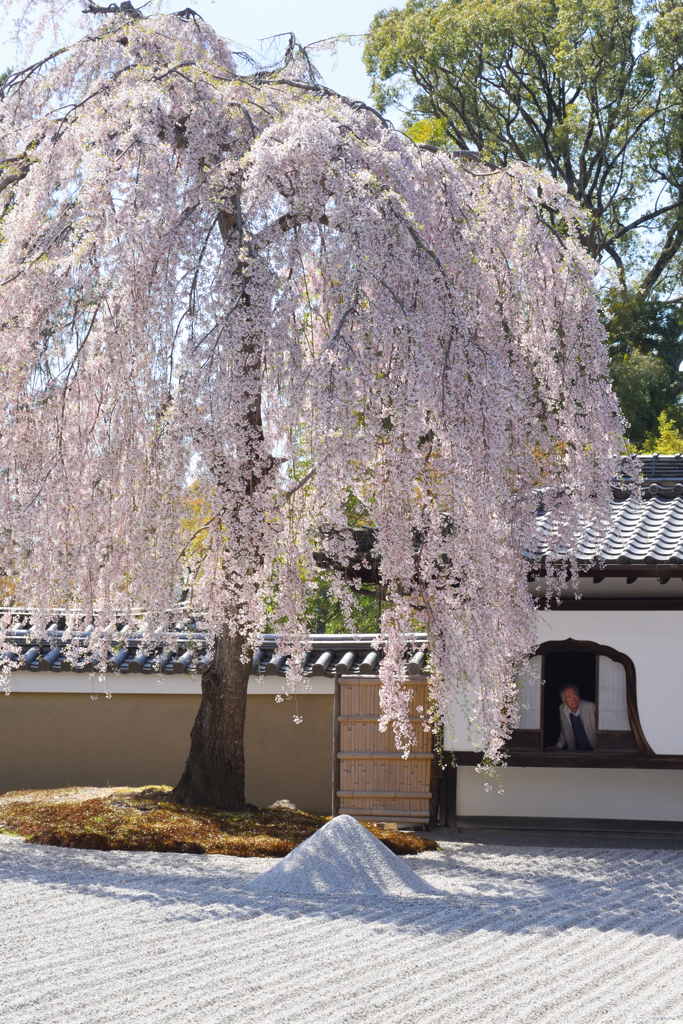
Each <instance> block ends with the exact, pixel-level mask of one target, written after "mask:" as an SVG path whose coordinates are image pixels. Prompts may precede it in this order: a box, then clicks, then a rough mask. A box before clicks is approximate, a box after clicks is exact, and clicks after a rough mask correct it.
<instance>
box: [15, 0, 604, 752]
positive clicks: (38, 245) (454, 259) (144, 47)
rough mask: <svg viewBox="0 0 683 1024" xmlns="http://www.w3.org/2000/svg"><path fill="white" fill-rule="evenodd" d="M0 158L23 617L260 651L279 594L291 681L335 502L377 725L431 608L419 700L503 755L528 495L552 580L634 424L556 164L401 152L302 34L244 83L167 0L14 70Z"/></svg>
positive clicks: (336, 543)
mask: <svg viewBox="0 0 683 1024" xmlns="http://www.w3.org/2000/svg"><path fill="white" fill-rule="evenodd" d="M0 165H1V172H0V190H1V191H0V210H1V218H2V219H1V224H2V228H1V230H2V235H1V244H0V282H1V285H2V287H1V290H0V410H1V411H0V416H1V417H2V424H3V429H2V436H1V438H0V465H1V466H2V474H1V476H0V514H1V516H2V522H3V534H2V546H1V550H0V559H1V563H2V565H1V568H2V569H3V571H4V572H5V573H6V574H7V577H8V578H9V580H10V581H11V599H12V602H13V603H14V606H15V607H16V608H19V607H28V608H31V609H33V613H32V621H33V624H34V629H35V631H36V635H42V634H44V632H45V630H46V629H47V627H48V624H49V623H50V622H51V621H54V610H55V609H56V608H64V609H66V613H65V614H66V617H67V623H68V629H69V630H70V631H71V632H72V633H73V634H74V636H76V634H78V633H80V631H82V630H83V629H84V628H85V627H86V626H92V627H93V628H92V630H91V632H90V634H89V636H88V637H87V638H86V639H85V640H80V641H79V642H78V650H79V652H81V653H82V652H83V651H84V650H86V649H87V650H89V651H90V652H91V653H92V654H93V656H98V655H100V656H101V655H102V654H103V653H104V652H105V651H106V650H109V648H110V646H111V643H112V641H113V640H114V639H115V638H116V635H117V633H116V630H117V629H120V628H121V627H122V626H126V627H128V629H129V630H141V631H142V634H143V637H144V642H145V643H148V644H150V645H153V644H155V643H157V642H158V641H159V640H160V638H162V639H163V638H166V637H167V635H168V631H169V629H170V627H171V626H172V625H173V623H176V622H178V621H180V620H182V621H184V622H187V621H194V622H196V625H197V628H198V629H199V630H201V631H204V633H205V634H206V635H208V636H217V635H219V634H221V632H222V631H224V630H225V629H228V630H229V631H230V632H231V633H232V634H237V635H239V636H241V637H243V639H244V647H245V657H247V656H248V655H247V651H248V649H249V647H250V646H251V645H254V644H256V643H257V642H258V637H259V635H260V633H261V632H262V631H263V630H264V628H265V625H266V621H267V618H268V616H270V618H271V619H272V620H273V621H275V622H276V623H277V626H276V628H277V629H278V631H279V633H280V635H281V640H280V646H279V649H278V653H281V654H288V655H290V660H289V666H290V667H289V669H288V677H287V681H286V687H287V688H288V689H289V690H290V691H293V690H294V689H297V688H298V689H299V690H300V689H301V688H305V687H306V685H307V684H306V680H305V678H304V677H303V673H302V670H301V664H302V657H303V655H304V653H305V651H306V650H307V645H308V637H307V633H306V629H305V624H304V608H305V604H306V599H307V594H308V592H309V587H310V581H311V580H312V579H314V578H315V576H316V572H317V568H316V560H315V553H316V552H317V551H320V550H321V549H324V550H325V552H326V554H327V556H328V557H329V559H330V560H331V561H332V562H333V563H334V564H335V565H336V567H337V569H336V572H337V576H338V583H337V593H341V594H346V593H347V591H346V589H345V585H344V584H343V582H342V578H343V567H344V565H357V564H358V554H357V551H356V547H355V542H354V538H353V535H352V533H351V532H350V530H349V528H348V502H349V498H350V496H353V497H354V498H355V499H356V500H357V502H358V503H360V505H361V507H363V508H364V509H365V510H366V517H367V521H369V522H371V523H372V524H373V525H374V527H375V529H376V554H377V556H378V557H379V558H380V560H381V570H380V571H381V579H382V583H383V585H384V586H385V587H386V591H387V595H388V597H387V603H386V606H385V608H386V610H385V611H384V615H383V620H382V633H381V636H380V637H379V639H378V644H379V645H380V646H381V647H382V648H383V651H384V656H383V659H382V662H381V679H382V683H383V688H382V692H381V706H382V712H383V719H382V723H383V725H384V726H387V725H389V724H390V723H391V724H392V726H393V728H394V730H395V733H396V737H397V741H398V742H399V745H400V746H401V747H402V748H404V749H406V750H407V749H409V747H410V745H411V743H413V742H414V739H415V736H414V731H413V726H412V724H411V722H410V721H409V716H408V704H409V700H408V693H407V691H406V689H405V687H404V686H403V683H404V680H405V678H406V676H405V649H406V636H407V635H409V634H411V633H413V632H414V631H415V630H420V629H424V630H426V631H427V633H428V635H429V657H430V664H431V669H432V680H431V701H432V705H431V708H429V709H428V712H427V713H428V716H429V720H430V721H431V722H432V723H433V725H434V728H437V727H438V723H439V721H440V720H441V719H442V717H443V715H444V713H445V711H446V708H447V706H448V703H449V701H450V700H451V699H452V698H453V696H454V695H457V694H460V695H461V696H462V694H463V693H464V692H465V691H467V692H468V693H469V694H470V697H471V698H472V699H473V706H472V720H473V727H474V728H476V730H477V731H478V735H479V737H480V741H481V742H482V744H483V748H484V749H485V751H486V753H487V755H488V757H489V758H490V759H491V760H493V761H496V760H498V759H499V758H500V756H501V751H502V748H503V744H504V742H505V739H506V738H507V736H508V735H509V732H510V729H511V727H512V726H513V725H514V724H515V722H516V720H517V718H516V714H517V713H516V711H515V707H514V700H515V693H516V690H515V683H514V677H515V671H516V668H517V666H518V665H519V663H520V661H521V660H522V659H524V658H525V657H526V656H527V655H528V654H529V652H530V651H531V650H532V648H533V645H534V639H535V614H536V613H535V610H534V603H533V599H532V597H531V596H530V594H529V591H528V585H527V574H528V572H529V568H530V563H529V557H528V553H529V552H530V551H533V550H534V547H535V544H536V540H537V525H536V510H537V507H538V503H539V489H540V491H541V492H542V498H543V502H544V504H545V507H546V508H547V509H549V510H550V511H552V513H553V523H554V532H553V534H552V536H550V537H546V538H545V542H546V543H547V544H548V545H549V547H548V555H547V563H546V564H547V571H548V574H549V580H550V584H549V585H551V586H552V579H553V573H554V572H555V573H558V572H566V568H567V563H566V552H567V550H568V549H569V548H570V546H571V541H572V538H573V537H574V536H575V535H576V533H577V531H578V530H580V529H581V528H582V527H583V526H584V525H585V524H586V523H589V522H590V523H592V524H594V526H595V528H596V529H600V526H601V524H604V522H605V520H606V516H607V511H608V504H609V498H610V479H611V478H612V476H613V474H614V473H615V472H616V470H617V468H618V460H619V453H620V451H621V449H622V447H623V440H622V421H621V419H620V416H619V413H618V408H617V405H616V402H615V399H614V396H613V394H612V392H611V389H610V385H609V382H608V377H607V360H606V352H605V348H604V345H603V331H602V328H601V326H600V323H599V319H598V304H599V303H598V296H597V293H596V288H595V284H594V275H595V267H594V265H592V264H591V262H590V260H589V259H588V257H587V256H586V254H585V252H584V251H583V249H582V248H581V246H580V244H579V242H578V240H577V230H578V224H579V220H580V217H579V212H578V210H577V209H576V207H575V206H574V205H573V203H572V202H571V201H570V200H569V199H568V198H567V196H566V194H565V193H564V191H563V190H562V188H561V187H560V186H559V185H558V184H557V183H555V182H554V181H552V180H551V179H550V178H547V177H545V176H544V175H542V174H540V173H538V172H536V171H534V170H532V169H530V168H529V167H526V166H522V165H519V164H514V165H511V166H510V167H508V168H506V169H503V170H495V169H492V168H488V167H486V166H485V165H483V164H481V163H480V162H478V161H476V160H473V159H465V158H458V157H457V156H453V155H450V154H448V153H445V152H432V151H429V150H426V149H421V148H419V147H416V146H415V145H414V144H413V143H411V142H410V141H408V140H407V139H406V138H405V137H404V136H403V135H402V134H401V133H400V132H397V131H395V130H393V129H392V128H391V127H390V126H388V125H386V124H385V123H384V122H383V121H382V120H381V119H380V118H379V117H378V116H377V115H376V114H375V113H374V112H372V111H370V110H368V109H367V108H365V107H363V106H362V105H357V104H353V103H352V102H349V101H347V100H345V99H343V98H340V97H338V96H336V95H334V94H331V93H329V92H328V91H325V90H323V89H321V88H319V87H318V86H317V85H316V82H315V80H314V79H313V78H312V77H311V75H310V74H309V71H308V68H307V65H306V63H305V62H303V61H300V62H297V60H296V59H294V60H292V61H290V62H289V63H287V64H286V65H285V66H284V67H282V68H280V69H278V70H276V71H273V72H269V73H264V74H262V75H253V76H251V77H246V78H245V77H240V76H239V75H238V74H237V71H236V67H235V63H234V60H233V57H232V55H231V52H230V49H229V47H228V45H227V44H226V43H225V41H224V40H222V39H221V38H220V37H219V36H217V35H216V34H215V33H214V32H213V31H212V30H211V28H210V27H209V26H208V25H206V24H205V23H202V22H199V21H197V22H194V21H193V20H191V19H190V20H187V21H185V20H182V19H180V18H178V17H173V16H170V15H154V16H152V17H148V18H140V19H137V20H135V19H127V18H125V17H123V16H122V15H120V14H116V15H111V16H107V17H100V18H97V19H93V21H92V25H91V31H90V33H89V37H87V38H84V39H82V40H81V41H80V42H78V43H76V44H75V45H73V46H71V47H69V48H67V49H66V51H65V52H63V53H62V54H60V55H59V56H58V57H56V58H55V59H53V60H51V61H49V62H47V63H45V64H44V65H42V66H40V67H37V68H35V69H34V70H33V71H32V72H31V73H27V74H23V75H22V74H21V73H16V74H14V75H12V76H11V77H10V79H9V80H8V82H7V83H6V85H5V88H4V95H3V98H2V104H1V107H0ZM192 503H194V505H192ZM191 507H194V508H195V510H197V511H196V515H195V516H194V518H193V517H192V515H190V513H189V511H188V509H189V508H191ZM553 566H558V567H559V568H556V569H554V568H553ZM556 582H557V581H556ZM15 620H16V614H11V613H10V614H8V616H6V619H5V622H4V626H3V628H4V633H3V636H4V637H5V646H6V647H7V646H8V645H9V646H11V644H10V634H11V629H12V626H13V623H14V621H15ZM74 644H75V641H74Z"/></svg>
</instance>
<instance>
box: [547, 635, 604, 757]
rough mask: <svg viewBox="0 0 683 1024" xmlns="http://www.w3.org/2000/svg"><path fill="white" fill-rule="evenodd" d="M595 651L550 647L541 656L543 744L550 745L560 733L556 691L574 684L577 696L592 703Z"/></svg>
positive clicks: (593, 695) (557, 694)
mask: <svg viewBox="0 0 683 1024" xmlns="http://www.w3.org/2000/svg"><path fill="white" fill-rule="evenodd" d="M595 661H596V658H595V655H594V654H591V653H590V652H589V651H552V652H549V653H548V654H546V656H545V673H544V674H545V685H544V687H543V689H544V693H543V705H544V706H543V746H544V747H551V746H553V745H554V744H555V743H557V740H558V737H559V735H560V705H561V704H562V698H561V697H560V692H561V690H562V689H563V688H564V687H565V686H575V687H576V688H577V690H578V691H579V697H580V698H581V700H590V701H592V702H593V703H594V704H595V702H596V701H595V668H596V665H595Z"/></svg>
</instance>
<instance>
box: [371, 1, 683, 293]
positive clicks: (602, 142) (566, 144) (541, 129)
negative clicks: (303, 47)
mask: <svg viewBox="0 0 683 1024" xmlns="http://www.w3.org/2000/svg"><path fill="white" fill-rule="evenodd" d="M364 59H365V63H366V67H367V69H368V72H369V73H370V74H371V75H372V78H373V93H374V98H375V101H376V102H377V103H378V104H379V106H380V107H381V108H386V106H388V105H389V104H391V103H401V102H403V103H404V104H405V107H404V109H405V110H406V115H407V116H406V124H407V127H408V130H409V132H410V134H412V136H413V138H414V139H415V140H416V141H417V142H428V143H430V144H432V145H444V146H450V147H452V148H455V149H458V150H465V149H476V150H478V151H479V152H480V153H481V154H482V156H483V157H484V159H486V160H489V161H491V162H493V163H494V164H496V165H502V164H506V163H508V162H510V161H511V160H523V161H525V162H526V163H529V164H532V165H534V166H536V167H539V168H541V169H543V170H545V171H547V172H548V173H549V174H551V175H552V176H553V177H554V178H557V179H560V180H561V181H563V182H564V183H565V185H566V187H567V189H568V191H569V193H570V194H571V195H573V196H574V197H575V198H576V199H577V200H578V201H579V202H580V203H581V205H582V206H583V207H584V209H585V210H586V211H587V213H588V215H589V217H588V220H587V224H586V230H585V235H584V239H583V240H584V244H585V245H586V247H587V249H588V250H589V251H590V252H591V253H592V255H594V256H595V257H596V258H597V259H600V260H606V261H611V262H612V264H613V265H614V266H615V267H616V269H617V271H618V273H619V275H620V278H621V283H622V286H624V285H626V284H627V283H631V282H632V281H633V280H636V281H637V282H638V283H639V285H640V286H642V287H643V288H644V290H645V294H647V295H649V294H650V292H651V291H652V289H654V288H662V287H668V285H669V283H670V282H671V281H672V280H676V281H677V280H678V278H679V276H680V271H681V267H682V265H683V260H682V259H681V256H680V249H681V246H682V245H683V214H682V211H683V156H682V152H683V103H682V91H681V90H682V86H683V8H681V7H679V6H677V5H676V4H675V3H674V2H673V0H658V2H657V3H656V4H655V3H654V2H649V0H648V2H645V3H643V2H640V3H638V2H635V0H496V2H493V0H408V3H407V4H406V6H405V7H404V8H402V9H398V8H391V9H389V10H383V11H380V12H379V13H378V14H377V15H376V16H375V18H374V19H373V22H372V25H371V28H370V32H369V34H368V37H367V42H366V47H365V52H364ZM655 200H656V201H657V202H656V206H655ZM650 229H655V233H654V234H653V233H652V232H651V230H650Z"/></svg>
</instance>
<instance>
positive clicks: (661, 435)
mask: <svg viewBox="0 0 683 1024" xmlns="http://www.w3.org/2000/svg"><path fill="white" fill-rule="evenodd" d="M657 426H658V433H657V434H656V435H654V434H650V435H648V437H646V438H645V444H644V445H643V453H644V454H645V453H650V452H658V453H659V454H660V455H677V454H678V453H679V452H681V453H683V434H681V433H680V432H679V431H678V430H677V429H676V424H675V423H674V421H673V420H670V419H668V418H667V415H666V413H665V412H661V413H660V414H659V419H658V420H657Z"/></svg>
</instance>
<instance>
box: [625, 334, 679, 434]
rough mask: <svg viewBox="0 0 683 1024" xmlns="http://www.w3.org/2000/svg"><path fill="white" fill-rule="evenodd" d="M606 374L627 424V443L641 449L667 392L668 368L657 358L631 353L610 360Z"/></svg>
mask: <svg viewBox="0 0 683 1024" xmlns="http://www.w3.org/2000/svg"><path fill="white" fill-rule="evenodd" d="M610 373H611V375H612V381H613V384H614V390H615V392H616V394H617V397H618V399H619V404H620V406H621V410H622V412H623V414H624V416H625V417H626V419H627V420H628V422H629V424H630V429H629V431H628V437H629V440H630V441H631V443H632V444H634V445H635V446H636V448H641V447H642V446H643V444H644V443H645V438H646V436H647V434H648V433H651V432H652V431H653V430H655V429H656V426H657V421H658V417H659V415H660V413H661V412H662V407H663V405H664V399H665V396H666V395H667V393H668V392H669V390H670V386H671V374H670V372H669V368H668V367H667V365H666V364H665V363H664V362H663V360H662V359H660V358H659V356H656V355H653V354H652V353H651V352H648V353H646V354H644V353H642V352H638V351H635V352H632V353H631V354H630V355H624V356H621V357H617V358H616V359H614V360H613V361H612V365H611V367H610Z"/></svg>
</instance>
